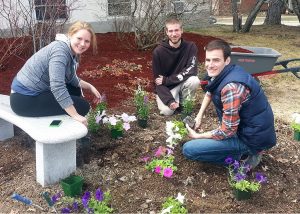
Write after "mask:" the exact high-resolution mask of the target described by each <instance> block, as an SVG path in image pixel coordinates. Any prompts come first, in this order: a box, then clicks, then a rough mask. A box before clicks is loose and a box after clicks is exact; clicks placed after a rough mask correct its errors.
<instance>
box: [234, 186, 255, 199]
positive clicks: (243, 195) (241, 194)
mask: <svg viewBox="0 0 300 214" xmlns="http://www.w3.org/2000/svg"><path fill="white" fill-rule="evenodd" d="M233 195H234V197H235V198H236V200H238V201H242V200H248V199H250V198H251V192H250V191H248V192H247V191H242V190H239V189H235V188H234V189H233Z"/></svg>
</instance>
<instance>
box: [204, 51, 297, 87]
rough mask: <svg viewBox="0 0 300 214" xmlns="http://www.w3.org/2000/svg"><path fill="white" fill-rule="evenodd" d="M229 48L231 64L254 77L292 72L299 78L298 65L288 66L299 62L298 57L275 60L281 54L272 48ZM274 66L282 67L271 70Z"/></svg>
mask: <svg viewBox="0 0 300 214" xmlns="http://www.w3.org/2000/svg"><path fill="white" fill-rule="evenodd" d="M231 48H232V52H231V56H230V58H231V64H237V65H240V66H242V67H243V68H244V69H245V70H246V71H247V72H249V73H250V74H251V75H252V76H254V77H255V78H257V77H259V76H264V75H271V74H279V73H286V72H292V74H294V75H295V76H296V77H297V78H298V79H300V75H299V72H300V66H296V67H289V63H291V62H299V64H300V58H293V59H287V60H282V61H277V59H278V57H280V56H281V54H280V53H279V52H277V51H276V50H274V49H272V48H265V47H250V46H231ZM274 66H282V67H283V68H282V69H279V70H273V67H274ZM207 79H209V78H208V77H205V78H204V80H202V81H201V83H200V84H201V87H202V89H204V88H205V86H206V85H207V84H208V80H207Z"/></svg>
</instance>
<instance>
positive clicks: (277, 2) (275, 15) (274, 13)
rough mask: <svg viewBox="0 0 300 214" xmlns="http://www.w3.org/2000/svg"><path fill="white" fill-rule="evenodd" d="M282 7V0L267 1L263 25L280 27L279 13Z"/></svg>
mask: <svg viewBox="0 0 300 214" xmlns="http://www.w3.org/2000/svg"><path fill="white" fill-rule="evenodd" d="M283 7H284V0H269V7H268V11H267V16H266V19H265V21H264V24H265V25H281V12H282V9H283Z"/></svg>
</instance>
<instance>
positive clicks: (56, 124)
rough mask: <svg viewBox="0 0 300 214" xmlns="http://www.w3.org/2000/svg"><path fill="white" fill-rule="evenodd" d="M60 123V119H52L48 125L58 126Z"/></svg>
mask: <svg viewBox="0 0 300 214" xmlns="http://www.w3.org/2000/svg"><path fill="white" fill-rule="evenodd" d="M61 123H62V121H61V120H53V121H52V122H51V123H50V127H59V126H60V124H61Z"/></svg>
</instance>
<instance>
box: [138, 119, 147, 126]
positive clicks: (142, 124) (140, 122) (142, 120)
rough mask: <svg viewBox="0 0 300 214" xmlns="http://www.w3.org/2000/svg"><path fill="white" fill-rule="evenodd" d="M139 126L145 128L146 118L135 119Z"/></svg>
mask: <svg viewBox="0 0 300 214" xmlns="http://www.w3.org/2000/svg"><path fill="white" fill-rule="evenodd" d="M137 122H138V125H139V127H142V128H146V127H147V126H148V120H147V119H138V120H137Z"/></svg>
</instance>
